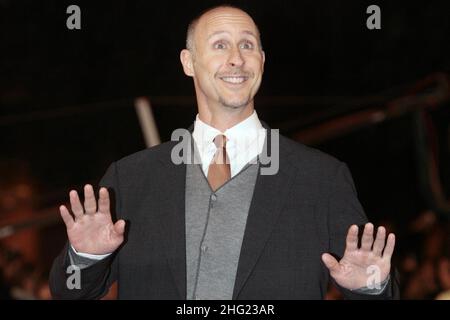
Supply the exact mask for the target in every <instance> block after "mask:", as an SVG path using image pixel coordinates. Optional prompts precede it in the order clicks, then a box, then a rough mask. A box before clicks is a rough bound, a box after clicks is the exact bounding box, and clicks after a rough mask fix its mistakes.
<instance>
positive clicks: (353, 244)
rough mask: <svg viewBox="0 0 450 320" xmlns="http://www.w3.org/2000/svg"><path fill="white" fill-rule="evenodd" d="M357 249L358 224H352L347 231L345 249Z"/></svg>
mask: <svg viewBox="0 0 450 320" xmlns="http://www.w3.org/2000/svg"><path fill="white" fill-rule="evenodd" d="M357 249H358V226H357V225H352V226H351V227H350V228H349V229H348V232H347V239H346V248H345V251H354V250H357Z"/></svg>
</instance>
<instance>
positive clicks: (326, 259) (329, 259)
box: [322, 253, 339, 272]
mask: <svg viewBox="0 0 450 320" xmlns="http://www.w3.org/2000/svg"><path fill="white" fill-rule="evenodd" d="M322 261H323V263H324V264H325V266H326V267H327V268H328V270H330V272H337V271H338V270H339V262H338V261H337V260H336V259H335V258H334V257H333V256H332V255H331V254H329V253H324V254H322Z"/></svg>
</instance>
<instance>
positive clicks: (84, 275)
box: [49, 163, 120, 299]
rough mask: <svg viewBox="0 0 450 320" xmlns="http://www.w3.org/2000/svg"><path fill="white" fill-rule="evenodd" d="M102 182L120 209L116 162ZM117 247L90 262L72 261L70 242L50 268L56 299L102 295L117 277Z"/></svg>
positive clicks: (97, 296)
mask: <svg viewBox="0 0 450 320" xmlns="http://www.w3.org/2000/svg"><path fill="white" fill-rule="evenodd" d="M100 186H101V187H106V188H108V190H109V193H110V197H111V198H112V199H111V203H112V204H113V205H115V208H116V209H117V210H118V211H119V210H120V194H119V183H118V176H117V166H116V163H113V164H111V165H110V166H109V168H108V170H107V171H106V174H105V175H104V176H103V178H102V179H101V181H100ZM112 210H113V208H112ZM113 220H114V217H113ZM118 250H120V248H119V249H118ZM118 250H117V251H118ZM117 251H116V252H114V253H113V254H111V255H110V256H108V257H107V258H105V259H102V260H99V261H97V262H95V263H92V264H89V265H88V266H85V265H84V266H81V265H77V264H75V265H73V264H71V261H72V262H73V259H72V260H71V259H70V244H69V242H67V243H66V245H65V246H64V248H63V250H62V251H61V253H60V254H59V255H58V257H57V258H56V259H55V260H54V262H53V265H52V268H51V270H50V276H49V286H50V292H51V294H52V297H53V298H54V299H99V298H101V297H103V296H104V295H105V294H106V293H108V290H109V287H110V286H111V285H112V283H113V282H114V281H115V280H116V279H117V265H118V255H117V253H118V252H117ZM75 263H76V262H75Z"/></svg>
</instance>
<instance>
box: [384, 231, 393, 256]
mask: <svg viewBox="0 0 450 320" xmlns="http://www.w3.org/2000/svg"><path fill="white" fill-rule="evenodd" d="M394 247H395V235H394V234H393V233H390V234H389V236H388V239H387V243H386V247H385V248H384V252H383V258H387V259H391V257H392V254H393V253H394Z"/></svg>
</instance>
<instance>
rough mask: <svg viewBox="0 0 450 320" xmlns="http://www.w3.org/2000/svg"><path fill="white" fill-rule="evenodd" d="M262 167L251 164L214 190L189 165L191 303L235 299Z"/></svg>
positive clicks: (187, 187)
mask: <svg viewBox="0 0 450 320" xmlns="http://www.w3.org/2000/svg"><path fill="white" fill-rule="evenodd" d="M258 167H259V165H258V164H248V165H247V166H246V167H244V168H243V169H242V170H241V171H240V172H239V173H238V174H237V175H235V176H234V177H233V178H232V179H231V180H229V181H228V182H226V183H225V184H224V185H223V186H222V187H220V188H219V189H217V190H216V192H213V191H212V190H211V188H210V186H209V184H208V180H207V179H206V177H205V175H204V173H203V171H202V168H201V166H200V165H196V164H191V165H187V169H186V275H187V287H186V289H187V297H186V298H187V299H189V300H190V299H199V300H200V299H201V300H204V299H217V300H225V299H226V300H230V299H232V297H233V289H234V282H235V279H236V272H237V266H238V262H239V254H240V252H241V245H242V239H243V237H244V231H245V225H246V222H247V216H248V211H249V208H250V203H251V200H252V197H253V190H254V189H255V183H256V177H257V174H258Z"/></svg>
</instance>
